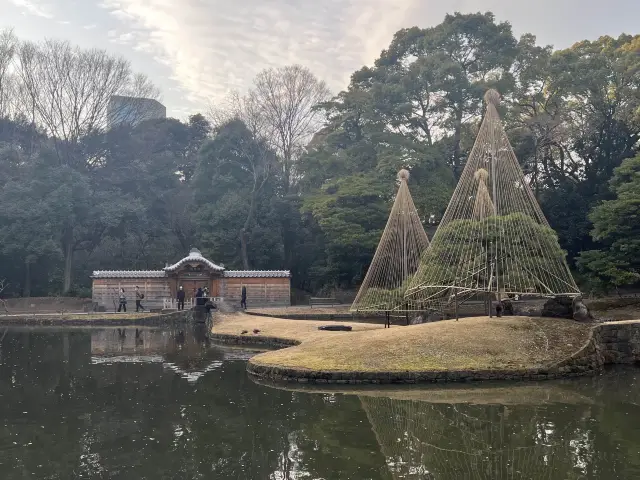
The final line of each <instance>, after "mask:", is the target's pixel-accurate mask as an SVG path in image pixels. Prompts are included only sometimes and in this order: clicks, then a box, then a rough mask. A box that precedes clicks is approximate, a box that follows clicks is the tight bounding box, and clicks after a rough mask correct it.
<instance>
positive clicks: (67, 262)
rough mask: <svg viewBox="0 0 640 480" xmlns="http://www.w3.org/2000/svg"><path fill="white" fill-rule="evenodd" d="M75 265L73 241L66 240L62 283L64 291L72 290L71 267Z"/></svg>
mask: <svg viewBox="0 0 640 480" xmlns="http://www.w3.org/2000/svg"><path fill="white" fill-rule="evenodd" d="M72 266H73V243H72V242H71V241H67V242H65V245H64V280H63V283H62V293H63V294H65V293H68V292H69V290H71V267H72Z"/></svg>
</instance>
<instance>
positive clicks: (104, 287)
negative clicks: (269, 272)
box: [92, 277, 291, 311]
mask: <svg viewBox="0 0 640 480" xmlns="http://www.w3.org/2000/svg"><path fill="white" fill-rule="evenodd" d="M214 282H220V286H219V289H220V293H219V295H220V296H222V297H224V299H225V301H227V302H229V303H231V304H237V305H238V306H239V305H240V297H241V293H242V287H243V286H245V287H247V305H249V306H269V305H273V306H289V305H291V282H290V280H289V278H279V277H264V278H221V279H215V280H214ZM136 285H138V286H139V287H140V291H142V293H144V299H143V300H142V305H143V306H144V307H145V308H146V309H147V310H148V309H150V308H153V309H160V308H162V307H163V300H164V299H165V298H175V294H174V292H173V290H175V285H176V280H175V279H172V278H146V279H145V278H100V279H94V280H93V294H92V301H93V302H95V303H97V304H98V305H100V306H102V307H104V308H105V309H106V310H107V311H113V309H114V302H115V308H118V295H119V292H120V288H124V290H125V295H126V296H127V310H135V308H136V294H135V287H136ZM214 287H215V286H214ZM214 292H215V288H213V289H212V293H214ZM190 296H191V293H190V292H187V297H188V298H190ZM215 296H217V295H215Z"/></svg>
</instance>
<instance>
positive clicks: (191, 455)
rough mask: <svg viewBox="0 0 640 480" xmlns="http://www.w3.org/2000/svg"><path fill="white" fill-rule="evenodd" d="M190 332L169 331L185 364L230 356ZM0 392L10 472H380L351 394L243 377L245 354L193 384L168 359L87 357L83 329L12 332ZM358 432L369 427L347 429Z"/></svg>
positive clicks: (0, 356) (0, 364) (8, 479)
mask: <svg viewBox="0 0 640 480" xmlns="http://www.w3.org/2000/svg"><path fill="white" fill-rule="evenodd" d="M131 334H133V330H131ZM110 335H111V334H110ZM127 335H129V332H127ZM113 341H114V342H117V341H118V337H117V332H116V333H115V337H114V340H113ZM191 343H192V339H190V338H189V333H187V334H186V338H185V341H184V344H183V345H184V346H183V347H182V348H175V347H174V346H171V345H173V344H175V342H173V343H172V342H168V344H169V347H167V353H166V359H167V360H168V359H171V361H172V362H174V363H176V364H179V365H182V366H183V367H184V368H188V367H192V366H194V364H193V362H195V367H199V366H200V364H203V363H206V362H208V361H210V360H212V359H213V360H215V359H218V360H223V358H224V356H225V349H217V348H210V349H206V348H204V347H202V346H201V347H202V348H201V347H197V348H196V346H195V345H191ZM185 352H187V353H185ZM147 353H148V352H147ZM131 354H132V355H134V354H135V352H133V353H131ZM141 354H143V355H144V354H146V353H145V349H144V348H143V349H141ZM189 358H191V359H192V360H189ZM0 399H1V401H2V408H0V478H2V479H3V480H14V479H18V478H19V479H22V478H79V477H82V478H106V477H109V478H184V479H197V478H207V479H209V478H211V479H252V480H253V479H274V480H278V479H294V478H300V477H301V476H304V475H303V474H302V473H303V472H307V471H313V472H314V477H312V478H331V479H341V478H344V479H357V478H358V476H359V475H360V473H362V472H364V475H365V478H375V477H374V475H373V474H371V473H373V472H375V470H374V469H372V470H371V472H369V470H368V468H369V467H368V464H369V463H371V461H370V459H369V457H368V455H370V454H371V452H372V450H374V447H375V446H376V444H375V440H374V439H373V438H372V436H371V433H370V431H368V429H362V425H363V424H360V426H359V427H358V426H354V425H352V424H351V423H350V419H351V418H352V417H351V414H355V415H359V416H360V418H361V420H363V421H364V422H366V418H365V416H364V414H363V412H362V410H361V409H360V406H359V403H358V402H357V399H356V398H338V399H336V401H335V402H326V401H324V400H323V399H322V398H321V397H318V396H314V395H299V394H292V393H290V392H286V391H275V390H271V389H266V388H265V387H261V386H258V385H256V384H254V383H253V382H252V381H251V380H250V379H248V378H247V375H246V372H245V364H244V362H238V361H230V362H225V363H224V364H223V365H222V367H221V368H218V369H215V370H212V371H210V372H208V373H207V374H206V375H205V376H203V377H201V378H200V379H199V380H198V382H196V383H189V382H187V381H186V380H185V379H184V378H182V377H181V376H179V375H176V374H175V373H174V372H173V371H171V370H168V369H166V368H163V366H162V364H161V363H133V362H117V363H111V364H109V363H96V364H92V362H91V334H90V333H87V332H86V331H81V330H78V331H72V332H65V333H61V332H59V331H58V332H46V333H44V332H31V333H28V332H27V331H23V332H17V331H9V332H8V333H7V335H6V336H5V338H4V339H3V341H2V345H1V347H0ZM23 412H26V413H23ZM316 426H317V427H318V429H317V430H314V428H316ZM341 426H342V427H341ZM357 432H360V433H361V434H364V437H365V438H363V439H362V440H356V439H355V438H354V439H352V440H345V438H348V437H349V436H350V435H351V433H357ZM325 433H326V436H325ZM14 442H15V443H14ZM341 444H349V445H350V450H349V454H350V455H351V454H353V455H354V457H355V458H353V459H352V460H349V459H348V458H347V457H345V456H343V455H342V454H341V450H340V445H341ZM359 444H363V445H365V447H359ZM318 445H320V447H319V449H316V446H318ZM365 448H366V450H365ZM336 458H338V460H337V461H336ZM359 461H362V462H363V465H364V466H361V465H359V464H358V462H359ZM380 463H381V459H380V458H379V454H378V464H380ZM296 472H298V474H296ZM343 472H344V473H343Z"/></svg>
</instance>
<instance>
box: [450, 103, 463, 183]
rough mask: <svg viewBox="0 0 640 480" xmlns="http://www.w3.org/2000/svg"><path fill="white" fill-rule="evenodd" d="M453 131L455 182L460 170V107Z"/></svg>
mask: <svg viewBox="0 0 640 480" xmlns="http://www.w3.org/2000/svg"><path fill="white" fill-rule="evenodd" d="M454 128H455V130H454V132H453V158H452V163H453V174H454V175H455V178H456V180H457V179H459V178H460V174H461V173H462V168H461V166H460V140H461V138H462V106H460V108H458V110H457V111H456V119H455V127H454Z"/></svg>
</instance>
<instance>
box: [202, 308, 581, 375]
mask: <svg viewBox="0 0 640 480" xmlns="http://www.w3.org/2000/svg"><path fill="white" fill-rule="evenodd" d="M327 323H328V322H316V321H308V320H301V321H296V320H282V319H274V318H256V317H249V316H247V315H242V314H240V315H231V316H228V317H225V318H224V320H222V321H221V322H220V323H219V324H218V325H216V326H215V327H214V329H213V333H214V335H218V336H219V337H220V338H222V337H224V336H232V337H233V336H245V337H254V340H257V339H259V338H260V337H262V338H266V339H274V338H275V339H283V340H287V341H289V342H290V343H291V344H294V346H291V347H289V348H285V349H281V350H276V351H270V352H266V353H262V354H260V355H257V356H255V357H253V358H252V359H251V361H250V363H249V371H251V372H252V373H255V374H257V375H261V376H274V377H278V376H285V377H293V378H295V377H298V378H314V377H315V376H316V374H320V373H321V374H323V375H318V376H317V377H318V378H326V374H328V375H329V376H330V377H331V375H332V374H335V373H338V374H342V376H340V375H338V376H334V377H333V378H339V379H340V380H342V381H349V380H350V374H354V377H355V376H360V377H362V375H363V374H364V375H365V376H366V374H367V373H378V374H380V373H381V374H387V373H388V374H389V375H392V376H393V375H395V374H399V375H400V376H402V375H405V376H407V375H408V376H409V377H410V375H411V374H421V373H425V372H428V373H430V374H434V373H438V372H441V373H444V374H446V373H450V372H465V373H470V374H469V376H473V372H492V371H499V372H507V373H508V372H523V371H534V370H536V369H538V370H544V369H548V368H551V367H552V366H554V365H556V364H558V363H560V362H562V361H563V360H566V359H567V358H569V357H571V356H572V355H574V354H575V353H576V352H578V351H580V350H581V349H582V348H583V347H584V346H585V345H586V344H587V342H588V340H589V338H590V332H591V328H592V326H590V325H584V324H580V323H577V322H574V321H571V320H562V319H550V318H531V317H502V318H488V317H480V318H468V319H461V320H459V321H455V320H447V321H442V322H435V323H428V324H422V325H415V326H409V327H399V326H398V327H392V328H391V329H387V330H385V329H383V328H381V325H372V324H366V323H353V324H351V325H352V326H353V331H352V332H326V331H319V330H318V329H317V327H318V326H319V325H325V324H327ZM347 324H348V322H347ZM255 329H257V330H259V332H258V333H253V331H254V330H255ZM242 331H246V332H247V333H245V334H241V332H242ZM270 372H271V373H274V375H271V373H270ZM445 376H446V375H445ZM289 379H291V378H289Z"/></svg>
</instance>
